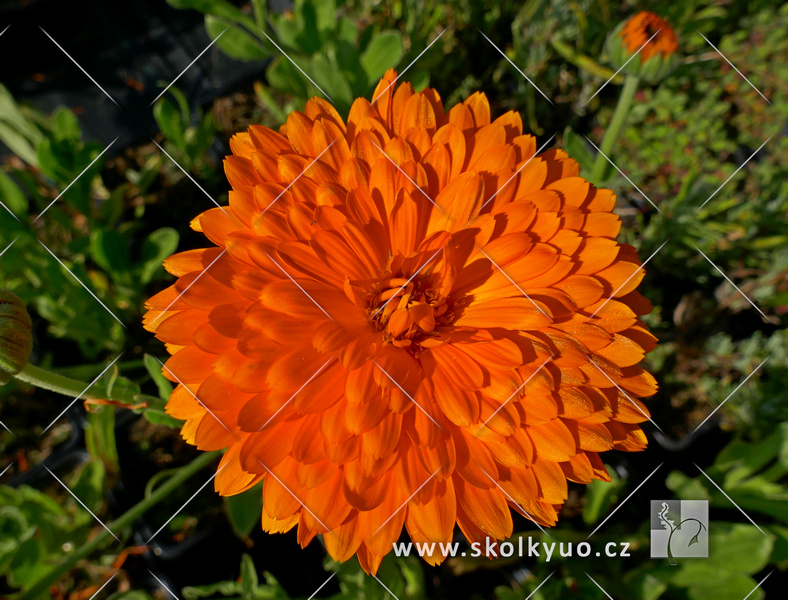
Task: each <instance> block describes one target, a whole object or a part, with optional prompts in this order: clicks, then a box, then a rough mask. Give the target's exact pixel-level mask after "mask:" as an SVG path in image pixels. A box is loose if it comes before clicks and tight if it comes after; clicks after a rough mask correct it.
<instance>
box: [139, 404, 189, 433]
mask: <svg viewBox="0 0 788 600" xmlns="http://www.w3.org/2000/svg"><path fill="white" fill-rule="evenodd" d="M142 415H143V416H144V417H145V419H146V420H147V421H148V422H149V423H152V424H153V425H164V426H165V427H169V428H170V429H180V428H181V427H183V421H179V420H178V419H176V418H175V417H173V416H171V415H168V414H167V413H166V412H164V411H163V410H159V409H158V408H147V409H145V412H144V413H142Z"/></svg>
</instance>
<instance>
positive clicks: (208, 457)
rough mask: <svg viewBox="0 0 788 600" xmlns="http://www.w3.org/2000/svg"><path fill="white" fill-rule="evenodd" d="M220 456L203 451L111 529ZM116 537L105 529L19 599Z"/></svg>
mask: <svg viewBox="0 0 788 600" xmlns="http://www.w3.org/2000/svg"><path fill="white" fill-rule="evenodd" d="M218 456H219V452H205V453H203V454H200V456H198V457H197V458H195V459H194V460H193V461H192V462H190V463H189V464H188V465H186V466H184V467H181V468H180V469H179V470H178V472H177V473H176V474H175V475H173V476H172V477H171V478H170V479H168V480H167V481H166V482H165V483H163V484H162V485H161V486H160V487H158V488H156V490H155V491H154V492H153V493H152V494H151V495H150V496H149V497H147V498H145V499H143V500H142V501H140V502H138V503H137V504H135V505H134V506H132V507H131V508H130V509H129V510H127V511H126V512H125V513H123V514H122V515H121V516H120V517H118V518H117V519H115V520H114V521H112V523H109V524H108V525H107V527H108V528H109V529H110V530H111V531H117V532H120V531H122V530H123V529H125V528H126V527H128V526H129V525H131V524H132V523H133V522H134V521H135V520H136V519H137V518H139V517H140V516H142V515H143V514H145V513H146V512H147V511H149V510H150V509H151V508H153V507H154V506H156V504H158V503H159V502H161V501H162V500H163V499H164V498H166V497H167V496H169V495H170V494H172V493H173V492H174V491H175V490H177V489H178V488H179V487H180V486H181V485H183V483H184V482H185V481H186V480H187V479H189V478H190V477H191V476H192V475H194V474H195V473H197V472H198V471H200V470H201V469H203V468H204V467H206V466H208V464H210V462H211V461H212V460H214V459H215V458H216V457H218ZM113 539H114V538H113V537H112V534H110V533H109V532H108V531H107V530H105V529H102V530H101V531H100V532H99V533H98V534H96V537H94V538H93V539H92V540H90V541H89V542H87V543H86V544H85V545H84V546H82V547H81V548H79V549H78V550H76V551H75V552H74V554H72V555H71V556H69V557H68V558H67V559H65V560H64V561H63V562H61V563H60V564H59V565H57V566H56V567H55V568H54V569H52V570H51V571H49V572H48V573H47V574H46V575H44V576H43V577H42V578H41V579H39V580H38V581H36V582H35V583H34V584H33V585H31V586H30V587H29V588H27V589H26V590H24V591H22V592H21V594H20V595H19V596H18V600H26V599H31V600H32V599H33V598H37V597H38V596H40V595H41V594H43V593H44V592H46V591H47V590H48V588H49V586H51V585H52V584H54V583H56V582H57V581H58V580H59V579H60V578H61V577H62V576H63V575H64V574H66V573H68V572H69V571H70V570H71V569H73V568H74V565H76V564H77V563H78V562H79V561H80V560H82V559H84V558H87V557H88V556H89V555H90V554H91V553H92V552H94V551H95V550H98V549H99V548H101V547H103V546H105V545H106V544H107V543H108V542H110V541H112V540H113Z"/></svg>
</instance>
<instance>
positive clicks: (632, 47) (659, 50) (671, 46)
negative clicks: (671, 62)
mask: <svg viewBox="0 0 788 600" xmlns="http://www.w3.org/2000/svg"><path fill="white" fill-rule="evenodd" d="M654 34H656V36H654ZM619 35H620V36H621V37H622V38H623V40H624V45H625V46H626V49H627V51H628V52H629V54H632V53H634V52H637V51H638V49H639V48H640V47H641V46H643V44H645V43H646V42H647V41H648V40H649V39H650V38H651V37H652V36H654V39H653V40H651V41H650V42H649V43H648V44H647V45H646V47H645V48H643V50H641V55H642V57H643V59H642V60H643V62H644V63H645V62H646V61H648V59H650V58H651V57H652V56H655V55H657V54H661V55H662V57H663V58H668V57H669V56H671V55H672V54H675V52H676V51H677V50H678V49H679V42H678V39H676V34H675V33H674V31H673V28H671V26H670V25H669V24H668V22H667V21H665V20H664V19H663V18H662V17H660V16H659V15H655V14H654V13H652V12H648V11H643V12H639V13H637V14H636V15H634V16H633V17H631V18H630V19H629V20H628V21H627V22H626V24H625V25H624V28H623V29H622V30H621V32H620V34H619Z"/></svg>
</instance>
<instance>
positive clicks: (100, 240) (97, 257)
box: [90, 229, 129, 279]
mask: <svg viewBox="0 0 788 600" xmlns="http://www.w3.org/2000/svg"><path fill="white" fill-rule="evenodd" d="M90 256H91V258H92V259H93V260H94V261H95V262H96V264H97V265H98V266H100V267H101V268H102V269H104V270H105V271H106V272H107V273H109V274H110V276H112V278H113V279H120V278H122V275H123V274H125V273H126V272H127V271H128V270H129V247H128V242H127V241H126V237H125V236H124V235H123V234H121V233H118V232H117V231H116V230H115V229H107V230H102V229H96V230H94V231H93V232H92V233H91V235H90Z"/></svg>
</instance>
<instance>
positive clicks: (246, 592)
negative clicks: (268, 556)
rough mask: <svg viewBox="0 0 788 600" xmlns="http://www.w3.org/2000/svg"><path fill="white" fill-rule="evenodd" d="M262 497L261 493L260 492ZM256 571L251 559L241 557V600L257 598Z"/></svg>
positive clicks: (246, 556) (245, 556)
mask: <svg viewBox="0 0 788 600" xmlns="http://www.w3.org/2000/svg"><path fill="white" fill-rule="evenodd" d="M261 496H262V491H261ZM257 581H258V580H257V570H256V569H255V566H254V561H253V560H252V557H251V556H249V555H248V554H244V555H243V556H242V557H241V596H242V598H243V600H255V598H256V597H257V594H256V592H257Z"/></svg>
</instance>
